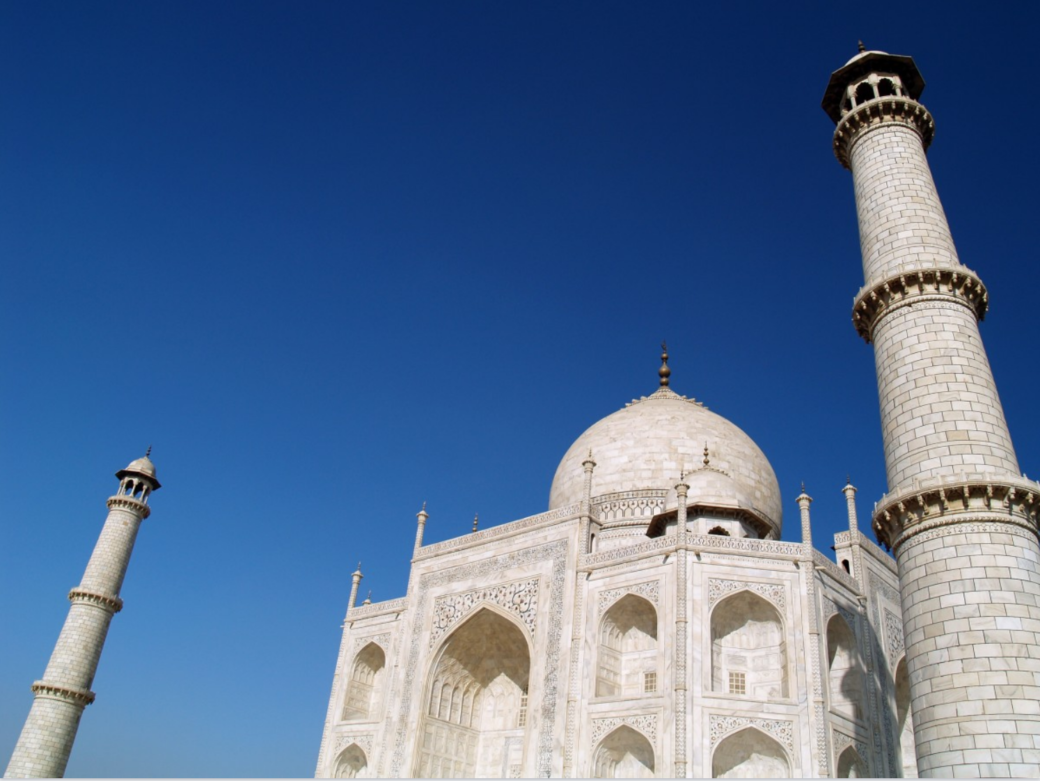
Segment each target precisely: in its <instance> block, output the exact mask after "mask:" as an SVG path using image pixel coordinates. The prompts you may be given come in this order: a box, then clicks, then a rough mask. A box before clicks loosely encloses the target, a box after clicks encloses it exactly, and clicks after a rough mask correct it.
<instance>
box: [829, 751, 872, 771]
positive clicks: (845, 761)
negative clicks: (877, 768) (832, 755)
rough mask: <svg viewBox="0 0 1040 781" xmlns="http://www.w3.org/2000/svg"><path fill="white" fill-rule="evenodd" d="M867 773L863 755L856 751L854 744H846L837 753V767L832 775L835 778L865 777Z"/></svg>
mask: <svg viewBox="0 0 1040 781" xmlns="http://www.w3.org/2000/svg"><path fill="white" fill-rule="evenodd" d="M869 775H870V771H869V770H867V763H866V762H864V761H863V757H861V756H860V755H859V752H858V751H856V748H855V746H848V747H847V748H846V749H845V750H844V751H842V752H841V754H839V755H838V769H837V772H836V773H835V775H834V777H835V778H867V777H868V776H869Z"/></svg>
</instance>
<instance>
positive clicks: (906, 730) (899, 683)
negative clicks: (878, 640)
mask: <svg viewBox="0 0 1040 781" xmlns="http://www.w3.org/2000/svg"><path fill="white" fill-rule="evenodd" d="M895 684H896V730H897V733H896V734H897V735H898V738H899V762H900V766H901V767H902V771H903V778H917V749H916V747H915V744H914V720H913V715H912V714H911V712H910V675H909V673H908V671H907V668H906V657H905V656H904V657H903V658H902V659H900V660H899V664H897V665H896V680H895Z"/></svg>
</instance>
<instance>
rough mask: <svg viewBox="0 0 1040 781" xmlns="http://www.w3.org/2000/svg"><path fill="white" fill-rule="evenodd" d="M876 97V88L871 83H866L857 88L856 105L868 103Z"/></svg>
mask: <svg viewBox="0 0 1040 781" xmlns="http://www.w3.org/2000/svg"><path fill="white" fill-rule="evenodd" d="M875 97H876V96H875V95H874V87H873V85H872V84H871V83H870V82H869V81H864V82H863V83H862V84H860V85H859V86H858V87H856V105H859V104H860V103H866V102H867V101H868V100H873V99H874V98H875Z"/></svg>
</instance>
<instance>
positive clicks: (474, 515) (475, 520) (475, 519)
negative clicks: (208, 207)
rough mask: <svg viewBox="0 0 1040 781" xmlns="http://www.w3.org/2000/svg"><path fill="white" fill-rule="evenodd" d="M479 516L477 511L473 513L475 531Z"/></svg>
mask: <svg viewBox="0 0 1040 781" xmlns="http://www.w3.org/2000/svg"><path fill="white" fill-rule="evenodd" d="M479 518H480V516H479V515H478V514H477V513H473V531H474V532H476V530H477V521H478V519H479Z"/></svg>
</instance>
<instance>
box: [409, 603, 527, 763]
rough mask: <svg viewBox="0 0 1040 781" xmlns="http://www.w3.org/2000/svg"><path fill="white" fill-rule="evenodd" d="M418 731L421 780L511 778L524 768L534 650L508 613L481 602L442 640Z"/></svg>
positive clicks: (417, 758) (431, 674) (417, 759)
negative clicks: (532, 654) (502, 612)
mask: <svg viewBox="0 0 1040 781" xmlns="http://www.w3.org/2000/svg"><path fill="white" fill-rule="evenodd" d="M436 659H437V661H436V663H435V664H434V666H433V669H432V670H431V671H430V674H429V678H428V679H427V686H426V692H427V697H428V702H427V704H426V708H425V715H424V716H423V721H422V724H421V725H420V730H419V734H418V736H417V740H418V746H417V751H416V766H415V775H416V776H418V777H420V778H510V777H514V778H516V777H519V774H520V773H521V772H522V768H523V756H524V743H525V737H526V734H527V713H528V703H527V696H528V695H527V693H528V683H529V679H530V674H531V653H530V649H529V646H528V642H527V638H526V637H525V635H524V633H523V631H522V630H521V629H520V628H519V626H517V625H516V624H515V623H514V622H513V621H512V620H511V619H509V618H506V617H505V616H504V615H502V614H500V613H498V612H496V611H495V610H492V609H490V608H486V607H485V608H481V609H480V610H478V611H477V612H476V613H475V614H474V615H473V616H472V617H471V618H469V619H467V620H466V621H465V622H464V623H463V624H462V625H461V626H459V627H458V628H457V629H456V630H455V631H454V632H452V633H451V635H449V636H448V638H447V639H446V640H445V641H444V643H443V644H442V645H441V651H440V653H439V654H438V656H437V657H436Z"/></svg>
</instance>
